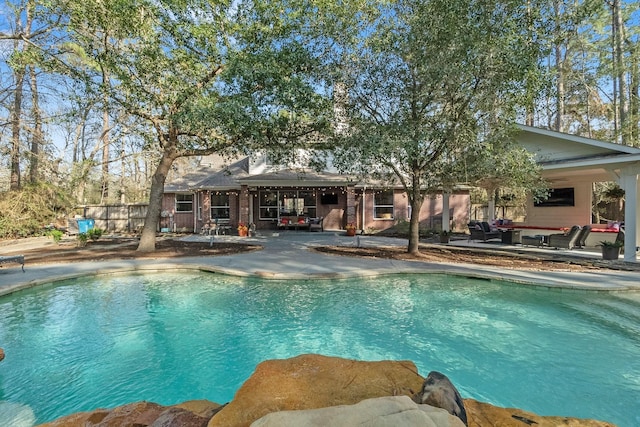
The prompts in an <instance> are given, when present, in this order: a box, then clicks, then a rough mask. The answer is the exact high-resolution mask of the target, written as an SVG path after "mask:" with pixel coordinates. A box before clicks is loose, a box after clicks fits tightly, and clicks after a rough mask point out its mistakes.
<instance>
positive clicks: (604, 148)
mask: <svg viewBox="0 0 640 427" xmlns="http://www.w3.org/2000/svg"><path fill="white" fill-rule="evenodd" d="M519 127H520V129H521V132H520V133H519V134H518V136H517V140H518V142H519V143H520V144H521V145H522V146H523V147H524V148H525V149H527V151H529V152H531V153H533V155H534V156H535V159H536V161H537V162H538V164H539V165H540V166H542V169H543V176H544V177H546V178H548V179H552V180H553V178H560V177H562V178H569V177H571V176H589V178H590V179H592V180H593V181H610V180H613V177H612V175H611V173H612V172H614V171H617V170H620V169H622V168H625V167H627V166H630V165H634V164H640V149H639V148H636V147H630V146H627V145H622V144H616V143H612V142H605V141H599V140H595V139H591V138H585V137H581V136H575V135H569V134H566V133H562V132H556V131H552V130H547V129H540V128H534V127H530V126H524V125H520V126H519Z"/></svg>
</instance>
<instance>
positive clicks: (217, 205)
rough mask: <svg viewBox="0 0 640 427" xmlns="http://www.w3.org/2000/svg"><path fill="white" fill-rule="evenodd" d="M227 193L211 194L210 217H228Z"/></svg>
mask: <svg viewBox="0 0 640 427" xmlns="http://www.w3.org/2000/svg"><path fill="white" fill-rule="evenodd" d="M229 212H230V210H229V193H215V194H213V193H212V194H211V218H212V219H229Z"/></svg>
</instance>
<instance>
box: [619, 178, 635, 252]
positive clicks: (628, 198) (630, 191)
mask: <svg viewBox="0 0 640 427" xmlns="http://www.w3.org/2000/svg"><path fill="white" fill-rule="evenodd" d="M639 177H640V166H637V165H635V166H630V167H628V168H625V169H623V170H622V171H621V173H620V180H619V183H620V187H622V189H623V190H624V197H625V205H624V232H625V234H624V260H625V261H636V247H637V246H638V244H637V242H638V241H640V235H639V232H640V230H639V229H638V223H639V222H640V206H638V201H640V194H639V192H640V186H639V185H638V178H639Z"/></svg>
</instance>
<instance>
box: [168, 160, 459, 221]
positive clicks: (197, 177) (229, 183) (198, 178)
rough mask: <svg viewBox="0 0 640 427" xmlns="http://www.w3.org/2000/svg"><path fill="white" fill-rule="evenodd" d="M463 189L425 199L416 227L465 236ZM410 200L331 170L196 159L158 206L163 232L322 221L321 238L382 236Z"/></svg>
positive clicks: (405, 215)
mask: <svg viewBox="0 0 640 427" xmlns="http://www.w3.org/2000/svg"><path fill="white" fill-rule="evenodd" d="M469 210H470V197H469V191H468V189H464V188H462V189H460V190H458V191H455V192H454V193H453V194H450V195H447V197H445V198H443V195H442V194H437V195H434V197H430V198H427V199H426V200H425V202H424V204H423V207H422V210H421V214H420V222H421V224H422V225H423V226H424V227H428V228H434V229H440V228H442V227H443V221H444V223H445V225H444V228H445V229H449V228H450V226H451V223H453V224H454V225H455V226H457V227H458V228H460V229H463V228H464V227H465V226H466V224H467V222H468V220H469ZM410 215H411V211H410V205H409V200H408V198H407V196H406V194H405V192H404V190H403V189H402V188H401V187H398V188H385V187H375V186H371V185H366V184H364V183H360V182H357V181H355V180H354V178H353V177H352V176H348V175H342V174H340V173H338V172H337V170H335V169H333V168H331V167H329V168H328V169H327V170H324V171H322V172H316V171H313V170H310V169H304V168H280V167H277V166H274V165H271V164H270V163H269V161H268V157H267V156H266V155H259V156H255V157H245V158H241V159H237V160H235V161H234V162H231V163H229V162H225V161H224V160H223V159H222V158H219V157H217V156H208V157H206V158H204V159H202V161H201V163H200V165H199V166H198V168H197V169H196V170H194V171H193V172H191V173H188V174H185V175H183V176H181V177H178V178H176V179H172V180H169V181H168V182H167V184H166V185H165V194H164V198H163V203H162V215H161V216H162V218H161V221H160V227H161V229H166V230H167V231H169V230H172V231H174V230H175V231H189V232H191V231H192V232H196V233H197V232H199V231H200V230H201V229H202V227H203V226H204V225H205V224H207V223H209V222H216V223H217V224H219V225H228V226H229V227H230V228H231V229H233V228H234V227H236V226H237V224H239V223H244V224H255V228H256V230H259V231H260V230H276V229H278V224H281V223H282V221H283V219H286V220H289V221H294V222H296V223H297V222H298V221H300V222H302V223H305V222H307V221H308V220H309V219H311V218H320V217H321V218H323V227H324V229H327V230H344V229H345V228H346V226H347V224H355V226H356V228H357V229H360V230H365V231H373V230H378V231H379V230H384V229H387V228H390V227H392V226H393V225H395V224H396V223H397V221H400V220H405V221H408V220H409V218H410Z"/></svg>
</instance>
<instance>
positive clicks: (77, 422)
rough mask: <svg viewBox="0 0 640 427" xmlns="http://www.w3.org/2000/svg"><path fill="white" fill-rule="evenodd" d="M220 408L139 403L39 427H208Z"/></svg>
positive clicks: (201, 403)
mask: <svg viewBox="0 0 640 427" xmlns="http://www.w3.org/2000/svg"><path fill="white" fill-rule="evenodd" d="M220 407H221V406H220V405H218V404H217V403H213V402H209V401H208V400H192V401H188V402H184V403H180V404H178V405H175V406H162V405H158V404H157V403H152V402H137V403H130V404H127V405H123V406H118V407H117V408H113V409H97V410H95V411H91V412H79V413H76V414H72V415H68V416H66V417H62V418H58V419H57V420H55V421H52V422H49V423H46V424H41V425H40V426H39V427H94V426H96V427H146V426H149V427H205V426H206V425H207V423H208V422H209V419H210V418H211V417H212V416H213V414H215V412H216V411H217V410H218V409H219V408H220ZM31 425H33V423H32V424H31Z"/></svg>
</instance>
